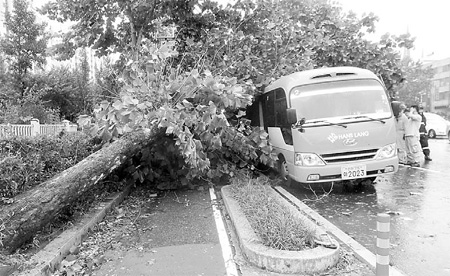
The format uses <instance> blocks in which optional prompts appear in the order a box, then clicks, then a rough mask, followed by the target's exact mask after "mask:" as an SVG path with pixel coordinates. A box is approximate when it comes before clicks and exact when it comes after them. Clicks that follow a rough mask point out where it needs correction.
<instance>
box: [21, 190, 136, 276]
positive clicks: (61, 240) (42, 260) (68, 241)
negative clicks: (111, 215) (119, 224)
mask: <svg viewBox="0 0 450 276" xmlns="http://www.w3.org/2000/svg"><path fill="white" fill-rule="evenodd" d="M131 186H132V185H128V186H126V187H125V189H124V190H123V191H121V192H118V193H116V194H114V195H112V196H111V197H109V198H108V200H107V201H106V202H101V203H100V204H99V205H98V206H97V207H96V208H94V210H93V211H91V212H89V213H87V214H85V215H84V216H83V218H82V219H81V221H80V222H79V223H77V224H76V225H74V226H73V227H72V228H70V229H67V230H66V231H64V232H63V233H61V234H60V235H59V236H58V237H57V238H55V239H54V240H53V241H51V242H50V243H49V244H48V245H47V246H45V247H44V248H43V249H42V250H40V251H39V252H38V253H36V254H35V255H33V256H32V257H31V259H30V263H31V264H34V265H35V267H34V268H33V269H31V270H28V271H24V272H23V273H22V274H21V275H23V276H49V275H51V272H53V271H54V270H55V269H56V268H57V267H58V266H59V264H60V263H61V261H62V260H63V259H64V258H65V257H66V256H67V255H68V254H69V252H70V249H71V248H72V247H74V246H78V245H79V244H80V243H81V241H82V240H83V239H84V238H85V237H86V236H87V234H88V231H89V230H90V229H92V228H93V227H94V226H95V225H97V224H98V223H99V222H101V221H102V220H103V218H104V217H105V216H106V214H107V213H108V212H109V211H110V210H111V209H112V208H113V207H114V206H116V205H118V204H120V203H121V202H122V201H123V200H124V198H125V197H126V196H127V195H128V194H129V193H130V190H131Z"/></svg>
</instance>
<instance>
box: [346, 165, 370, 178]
mask: <svg viewBox="0 0 450 276" xmlns="http://www.w3.org/2000/svg"><path fill="white" fill-rule="evenodd" d="M366 175H367V173H366V165H352V166H342V167H341V176H342V179H355V178H361V177H365V176H366Z"/></svg>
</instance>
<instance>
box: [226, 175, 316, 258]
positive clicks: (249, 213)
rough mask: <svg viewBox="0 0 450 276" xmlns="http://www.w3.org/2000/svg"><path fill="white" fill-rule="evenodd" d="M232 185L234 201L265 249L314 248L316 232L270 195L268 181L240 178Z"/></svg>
mask: <svg viewBox="0 0 450 276" xmlns="http://www.w3.org/2000/svg"><path fill="white" fill-rule="evenodd" d="M231 184H232V185H231V187H232V188H231V192H232V195H233V197H234V199H236V200H237V202H238V203H239V206H240V208H241V210H242V211H243V212H244V214H245V216H246V218H247V219H248V221H249V223H250V225H251V227H252V228H253V230H254V231H255V233H256V234H257V235H258V236H259V237H260V238H261V239H262V241H263V244H264V245H265V246H268V247H271V248H275V249H279V250H292V251H299V250H304V249H309V248H313V247H314V246H315V243H314V235H315V230H314V229H310V227H308V226H307V225H306V224H305V223H304V221H302V220H299V219H298V218H297V217H295V216H294V214H292V213H291V211H290V210H289V209H288V208H286V206H284V205H282V204H280V203H279V202H278V201H276V200H275V199H273V198H271V197H270V196H269V195H268V192H267V191H268V190H269V189H272V187H271V186H270V179H269V178H267V177H265V176H260V177H258V178H251V177H250V176H248V175H239V176H237V177H234V178H233V179H232V180H231Z"/></svg>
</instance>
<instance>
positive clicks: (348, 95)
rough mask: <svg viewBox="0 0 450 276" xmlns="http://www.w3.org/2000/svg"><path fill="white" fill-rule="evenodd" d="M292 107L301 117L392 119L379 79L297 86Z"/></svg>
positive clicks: (292, 95) (292, 98) (310, 119)
mask: <svg viewBox="0 0 450 276" xmlns="http://www.w3.org/2000/svg"><path fill="white" fill-rule="evenodd" d="M290 100H291V107H292V108H294V109H296V110H297V118H299V119H300V118H305V121H306V123H308V121H310V122H312V121H317V120H318V119H327V120H330V119H333V121H335V119H337V120H352V119H355V120H365V119H371V120H380V119H383V118H389V117H390V116H391V114H392V113H391V109H390V103H389V99H388V97H387V95H386V92H385V90H384V88H383V86H381V84H380V83H379V82H378V81H376V80H371V79H360V80H346V81H337V82H327V83H317V84H308V85H301V86H297V87H294V88H293V89H292V90H291V93H290Z"/></svg>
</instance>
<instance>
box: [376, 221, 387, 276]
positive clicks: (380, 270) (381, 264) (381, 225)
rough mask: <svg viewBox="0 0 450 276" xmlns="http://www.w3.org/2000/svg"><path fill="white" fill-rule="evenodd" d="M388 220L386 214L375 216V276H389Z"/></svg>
mask: <svg viewBox="0 0 450 276" xmlns="http://www.w3.org/2000/svg"><path fill="white" fill-rule="evenodd" d="M390 220H391V216H390V215H388V214H378V216H377V246H376V252H377V266H376V276H389V247H390V243H389V233H390V230H391V229H390Z"/></svg>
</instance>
